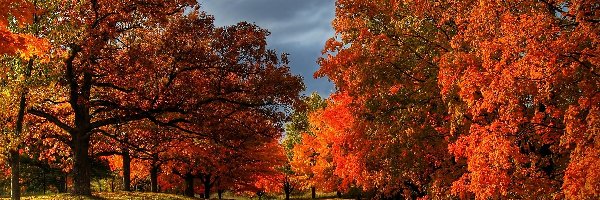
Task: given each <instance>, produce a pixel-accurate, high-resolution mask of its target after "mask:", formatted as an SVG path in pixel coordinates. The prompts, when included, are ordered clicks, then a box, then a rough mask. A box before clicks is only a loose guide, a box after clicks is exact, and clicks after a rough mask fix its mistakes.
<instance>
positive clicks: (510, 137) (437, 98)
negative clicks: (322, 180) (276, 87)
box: [316, 0, 599, 199]
mask: <svg viewBox="0 0 600 200" xmlns="http://www.w3.org/2000/svg"><path fill="white" fill-rule="evenodd" d="M336 7H337V9H336V19H335V20H334V23H333V25H334V28H335V29H336V31H337V37H336V38H334V39H332V40H330V41H329V42H328V44H327V45H326V48H325V53H326V54H325V58H323V59H322V60H321V61H320V63H321V69H320V70H319V71H318V72H317V73H316V75H317V76H327V77H328V78H330V79H331V80H332V81H333V82H334V83H335V84H336V87H337V89H338V93H340V95H342V96H346V97H344V98H343V99H344V101H345V102H347V103H344V104H346V106H345V107H346V109H347V110H348V112H350V113H351V115H350V116H351V117H352V118H354V120H353V123H354V124H353V125H349V126H348V125H347V127H348V129H349V130H351V131H349V132H345V133H344V132H341V135H343V136H352V137H354V141H357V140H359V141H361V142H360V145H362V146H359V145H357V144H354V145H353V146H349V145H348V143H346V142H341V144H345V145H348V146H346V147H344V148H343V151H341V152H343V153H344V154H345V155H346V156H345V157H348V158H351V157H356V158H361V159H362V160H361V159H358V160H355V163H359V164H358V165H352V166H353V167H352V168H350V169H354V170H350V169H348V170H346V171H347V172H354V173H355V174H354V176H351V177H358V178H359V179H358V180H355V182H356V183H359V184H363V187H366V188H369V185H367V184H370V183H373V185H371V186H372V188H377V189H378V190H381V191H382V193H383V195H384V196H388V197H389V196H395V195H397V194H400V195H401V196H404V197H405V198H408V197H411V198H415V197H425V196H426V195H427V196H430V195H431V196H439V197H446V198H448V195H457V196H458V197H461V198H472V197H475V198H477V199H488V198H534V197H535V198H540V197H541V198H565V197H567V198H594V197H596V196H597V195H598V192H597V190H596V189H592V188H598V187H596V186H597V185H598V182H597V181H593V180H595V179H593V178H590V177H596V173H595V172H594V170H595V169H596V167H597V166H596V165H595V164H594V163H597V162H598V161H597V156H596V157H594V156H592V155H597V150H596V149H597V148H598V147H597V145H594V144H596V143H597V142H596V141H597V140H598V139H597V138H598V137H597V133H596V132H597V131H595V130H596V129H597V128H596V127H597V124H598V123H597V112H598V108H597V107H598V104H599V102H598V95H597V94H598V89H597V88H598V84H599V81H598V73H597V66H598V55H599V52H598V44H597V43H598V33H599V32H598V23H599V21H598V15H599V12H598V9H597V7H598V5H597V3H596V2H594V1H575V2H573V1H502V2H498V1H428V0H423V1H351V0H339V1H337V4H336ZM338 98H341V97H340V96H338ZM338 101H341V99H339V100H338ZM334 102H335V101H334ZM339 116H341V115H339V114H338V115H335V117H339ZM320 118H322V120H323V121H325V122H327V120H326V119H327V117H326V116H323V117H320ZM327 124H332V123H331V122H330V123H325V125H327ZM342 124H348V120H344V121H342ZM338 134H340V133H338ZM350 144H353V143H350ZM398 144H400V145H398ZM334 145H335V144H334ZM361 147H367V148H361ZM446 147H447V148H446ZM367 149H368V150H367ZM446 149H447V150H446ZM370 152H374V153H370ZM452 156H453V157H454V158H452ZM364 159H368V161H369V162H366V163H369V164H370V163H377V164H378V165H381V166H383V167H381V168H379V169H383V170H376V169H374V168H372V167H369V165H367V164H362V163H365V161H364ZM417 159H418V160H417ZM345 163H349V162H345ZM386 166H389V167H386ZM583 166H586V167H583ZM339 168H341V166H336V170H338V169H339ZM595 171H597V170H595ZM373 172H376V173H373ZM390 172H391V173H390ZM339 173H341V172H338V174H339ZM380 174H385V176H381V177H380V176H378V175H380ZM423 175H424V176H423ZM342 177H344V176H342ZM378 177H379V178H378ZM372 178H373V179H374V181H371V180H372ZM376 180H386V181H385V182H387V183H391V184H387V185H386V184H382V183H383V182H378V181H376ZM450 182H453V183H452V184H451V187H450V184H449V183H450ZM400 191H402V192H400ZM448 192H451V194H448Z"/></svg>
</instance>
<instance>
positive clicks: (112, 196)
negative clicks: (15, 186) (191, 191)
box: [2, 192, 197, 200]
mask: <svg viewBox="0 0 600 200" xmlns="http://www.w3.org/2000/svg"><path fill="white" fill-rule="evenodd" d="M2 199H8V198H2ZM21 199H27V200H46V199H47V200H51V199H52V200H53V199H61V200H62V199H64V200H146V199H148V200H154V199H156V200H159V199H160V200H162V199H164V200H192V199H194V200H197V198H190V197H184V196H180V195H174V194H163V193H145V192H99V193H94V196H93V197H83V196H77V195H72V194H69V193H63V194H50V195H34V196H24V197H23V198H21Z"/></svg>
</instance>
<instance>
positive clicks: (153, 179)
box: [150, 165, 158, 192]
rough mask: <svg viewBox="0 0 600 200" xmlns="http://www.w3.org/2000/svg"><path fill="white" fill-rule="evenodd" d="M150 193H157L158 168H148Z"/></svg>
mask: <svg viewBox="0 0 600 200" xmlns="http://www.w3.org/2000/svg"><path fill="white" fill-rule="evenodd" d="M150 191H151V192H158V166H154V165H153V166H152V168H150Z"/></svg>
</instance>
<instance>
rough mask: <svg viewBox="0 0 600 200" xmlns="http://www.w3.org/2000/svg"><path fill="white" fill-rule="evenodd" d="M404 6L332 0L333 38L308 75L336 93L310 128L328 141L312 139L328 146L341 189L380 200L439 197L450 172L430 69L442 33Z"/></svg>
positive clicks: (442, 110) (441, 46)
mask: <svg viewBox="0 0 600 200" xmlns="http://www.w3.org/2000/svg"><path fill="white" fill-rule="evenodd" d="M407 4H408V2H403V1H387V0H385V1H384V0H382V1H351V0H339V1H337V4H336V18H335V20H334V22H333V27H334V28H335V30H336V33H337V34H336V37H334V38H332V39H330V40H329V41H328V42H327V44H326V46H325V49H324V51H323V53H324V57H323V58H322V59H321V60H320V61H319V63H320V65H321V68H320V69H319V71H317V72H316V74H315V75H316V76H317V77H324V76H326V77H328V78H329V79H331V80H332V81H333V82H334V83H335V86H336V88H337V90H338V91H337V93H336V94H335V95H333V96H334V98H332V101H333V102H332V104H333V105H335V106H333V105H332V108H329V106H328V108H327V110H328V111H324V112H325V113H323V115H324V116H323V118H322V119H321V121H323V123H321V124H322V125H323V127H318V129H321V131H327V132H324V133H323V134H322V135H320V134H317V135H318V137H325V138H331V137H333V138H331V139H332V140H326V139H325V138H317V139H316V140H317V141H324V142H325V141H328V142H329V141H331V143H332V144H329V145H330V146H331V145H333V147H331V148H332V150H331V152H332V153H333V154H334V156H333V160H334V163H335V167H336V169H335V174H336V175H338V176H339V177H341V178H342V179H343V181H342V184H343V185H346V186H350V185H352V184H354V185H356V186H358V187H361V188H363V189H364V190H367V191H369V190H376V191H377V193H378V194H377V196H378V197H380V198H387V197H398V198H400V197H402V198H417V197H424V196H426V195H427V194H428V193H444V191H447V188H448V187H449V185H450V182H451V179H452V178H446V177H448V176H452V173H448V171H458V170H455V168H454V167H457V166H455V164H454V163H453V160H452V159H451V157H450V155H449V153H448V151H447V144H448V141H447V136H448V134H447V132H446V131H444V130H445V128H446V126H447V125H446V123H445V122H444V119H445V117H446V115H447V114H446V112H447V110H446V104H445V103H444V102H443V100H442V96H441V94H440V93H439V91H440V89H439V87H438V77H437V75H438V70H439V65H438V64H437V63H435V61H436V57H437V56H438V55H440V54H442V53H444V52H445V51H447V50H446V49H447V48H448V45H447V41H444V40H442V39H443V38H441V36H443V35H444V34H448V33H446V32H444V31H445V30H444V29H441V28H440V27H439V26H438V24H436V23H435V21H433V20H431V19H427V18H421V17H419V16H416V15H415V14H414V11H413V10H412V8H411V7H410V6H408V5H407ZM439 38H441V39H439ZM334 107H336V108H337V109H334ZM329 109H331V110H329ZM334 113H335V114H334ZM316 121H317V120H316ZM326 146H327V145H324V147H326ZM336 148H337V149H336ZM336 158H337V159H339V160H336ZM347 163H352V164H347ZM440 195H444V194H440Z"/></svg>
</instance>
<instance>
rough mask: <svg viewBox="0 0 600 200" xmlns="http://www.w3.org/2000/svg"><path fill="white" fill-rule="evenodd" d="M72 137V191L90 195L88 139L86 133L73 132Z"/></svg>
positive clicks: (90, 167) (90, 168)
mask: <svg viewBox="0 0 600 200" xmlns="http://www.w3.org/2000/svg"><path fill="white" fill-rule="evenodd" d="M74 136H75V137H74V138H73V143H74V144H73V147H74V149H73V153H74V155H73V156H74V160H73V183H74V186H73V189H74V191H73V193H75V194H77V195H85V196H91V195H92V190H91V187H90V186H91V184H90V181H91V179H90V176H91V175H92V174H91V171H92V166H91V165H90V157H89V154H88V150H89V148H90V139H89V137H87V136H86V134H85V133H84V134H80V133H78V134H74Z"/></svg>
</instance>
